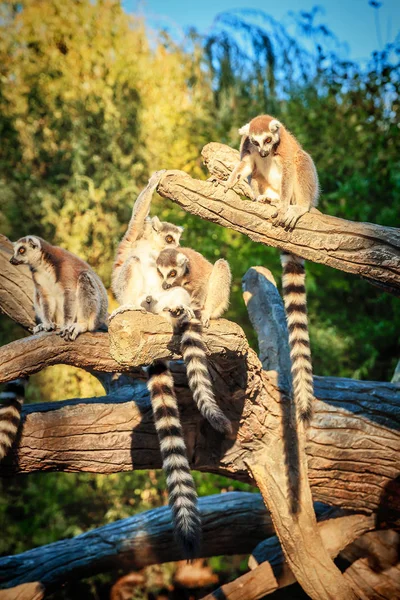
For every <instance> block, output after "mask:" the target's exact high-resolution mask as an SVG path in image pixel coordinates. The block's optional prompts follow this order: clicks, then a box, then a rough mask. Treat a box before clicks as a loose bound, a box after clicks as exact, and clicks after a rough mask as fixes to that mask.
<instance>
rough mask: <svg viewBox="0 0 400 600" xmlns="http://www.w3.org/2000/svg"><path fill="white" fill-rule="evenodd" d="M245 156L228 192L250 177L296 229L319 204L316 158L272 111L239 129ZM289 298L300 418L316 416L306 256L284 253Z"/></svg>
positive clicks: (280, 218)
mask: <svg viewBox="0 0 400 600" xmlns="http://www.w3.org/2000/svg"><path fill="white" fill-rule="evenodd" d="M239 134H240V135H241V136H242V139H241V144H240V157H241V161H240V163H239V164H238V165H237V167H235V169H234V170H233V171H232V173H231V175H230V177H229V179H228V181H227V182H226V183H225V184H224V185H225V191H226V190H228V189H229V188H231V187H233V186H234V185H235V182H236V181H237V180H238V179H239V178H240V177H243V178H246V177H247V178H249V179H250V183H251V186H252V189H253V192H254V194H255V196H256V198H257V200H259V201H262V202H269V203H270V204H272V205H274V206H276V208H277V214H276V215H275V216H274V217H273V223H274V224H277V225H281V226H283V227H285V228H287V229H293V227H294V226H295V225H296V223H297V221H298V219H299V218H300V217H301V216H302V215H304V214H305V213H306V212H309V211H310V210H311V208H312V207H315V206H316V205H317V203H318V197H319V183H318V175H317V171H316V168H315V165H314V162H313V160H312V158H311V156H310V155H309V154H307V152H305V151H304V150H303V149H302V147H301V146H300V144H299V142H298V141H297V140H296V138H295V137H294V136H293V135H292V134H291V133H289V131H288V130H287V129H286V128H285V127H284V126H283V125H282V124H281V123H280V122H279V121H278V120H277V119H274V118H273V117H271V116H269V115H260V116H258V117H255V118H254V119H253V120H252V121H250V123H247V124H246V125H244V126H243V127H242V128H241V129H239ZM281 262H282V267H283V276H282V283H283V299H284V303H285V309H286V315H287V321H288V328H289V344H290V355H291V359H292V379H293V394H294V399H295V403H296V406H297V411H298V414H299V416H300V418H301V419H302V420H304V421H306V422H308V421H309V420H310V419H311V415H312V404H313V399H314V391H313V376H312V362H311V351H310V337H309V331H308V320H307V296H306V288H305V270H304V260H303V259H301V258H299V257H297V256H295V255H293V254H290V253H288V252H283V253H282V256H281Z"/></svg>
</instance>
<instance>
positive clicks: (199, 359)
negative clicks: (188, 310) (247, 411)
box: [181, 317, 232, 435]
mask: <svg viewBox="0 0 400 600" xmlns="http://www.w3.org/2000/svg"><path fill="white" fill-rule="evenodd" d="M181 334H182V337H181V352H182V357H183V360H184V362H185V365H186V373H187V377H188V382H189V387H190V389H191V391H192V394H193V399H194V401H195V403H196V405H197V407H198V409H199V411H200V413H201V414H202V415H203V417H204V418H205V419H207V421H208V422H209V423H210V425H211V426H212V427H213V428H214V429H215V430H217V431H219V432H220V433H223V434H227V435H230V434H231V433H232V425H231V422H230V421H229V419H228V418H227V417H226V416H225V414H224V413H223V411H222V410H221V409H220V407H219V406H218V404H217V402H216V400H215V396H214V392H213V386H212V381H211V377H210V373H209V370H208V361H207V353H206V346H205V344H204V341H203V335H202V334H203V327H202V324H201V321H200V319H199V318H197V317H196V318H194V319H191V320H190V321H186V322H183V323H182V324H181Z"/></svg>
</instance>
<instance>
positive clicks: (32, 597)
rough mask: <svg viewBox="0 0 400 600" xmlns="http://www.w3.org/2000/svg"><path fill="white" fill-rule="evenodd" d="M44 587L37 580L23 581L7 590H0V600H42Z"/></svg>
mask: <svg viewBox="0 0 400 600" xmlns="http://www.w3.org/2000/svg"><path fill="white" fill-rule="evenodd" d="M44 592H45V590H44V587H43V586H42V585H41V584H40V583H38V582H37V581H35V582H32V583H23V584H22V585H18V586H17V587H13V588H11V589H9V590H0V600H42V598H44Z"/></svg>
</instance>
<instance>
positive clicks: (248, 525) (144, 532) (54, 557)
mask: <svg viewBox="0 0 400 600" xmlns="http://www.w3.org/2000/svg"><path fill="white" fill-rule="evenodd" d="M199 507H200V511H201V517H202V525H203V540H202V550H203V552H202V555H203V556H215V555H219V554H236V553H237V552H240V553H248V552H251V550H252V548H254V546H255V545H256V544H257V543H258V542H260V541H261V540H262V539H263V538H265V537H266V536H269V535H272V534H273V528H272V524H271V520H270V518H269V516H268V513H267V512H266V510H265V506H264V504H263V502H262V499H261V497H260V495H259V494H251V493H248V492H227V493H225V494H218V495H215V496H207V497H204V498H200V499H199ZM182 558H183V556H182V551H181V550H180V548H179V547H178V545H177V544H176V543H175V541H174V538H173V525H172V519H171V512H170V509H169V508H168V507H166V506H165V507H161V508H156V509H153V510H150V511H147V512H144V513H141V514H138V515H134V516H132V517H129V518H127V519H122V520H120V521H116V522H115V523H111V524H109V525H104V526H103V527H99V528H98V529H94V530H91V531H88V532H87V533H84V534H81V535H79V536H76V537H75V538H73V539H65V540H60V541H58V542H54V543H52V544H48V545H46V546H42V547H39V548H34V549H33V550H29V551H27V552H23V553H22V554H17V555H15V556H6V557H1V558H0V587H2V588H4V587H14V586H17V585H20V584H22V583H27V582H30V581H40V582H41V584H43V585H44V586H45V588H46V591H47V592H49V591H51V590H53V589H55V588H57V587H59V586H60V585H61V584H62V583H64V582H68V581H70V580H71V579H72V578H74V579H77V578H82V577H85V576H86V577H87V576H88V575H94V574H95V573H104V572H107V571H109V570H112V569H115V568H122V569H124V570H134V569H141V568H143V567H145V566H147V565H152V564H158V563H162V562H169V561H176V560H182Z"/></svg>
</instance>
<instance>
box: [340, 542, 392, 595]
mask: <svg viewBox="0 0 400 600" xmlns="http://www.w3.org/2000/svg"><path fill="white" fill-rule="evenodd" d="M399 547H400V535H399V533H397V532H395V531H391V530H388V531H372V532H370V533H366V534H365V535H363V536H362V537H360V538H358V539H357V540H355V541H354V542H353V543H351V544H350V545H349V546H348V547H347V548H345V549H344V550H343V552H341V554H340V556H341V558H342V559H344V560H345V561H347V563H350V566H349V567H348V568H347V569H346V571H345V577H346V579H347V580H348V581H349V582H350V583H351V586H352V587H353V588H354V589H356V590H357V591H358V594H359V596H360V598H363V599H364V598H365V599H366V600H371V599H372V600H395V599H398V598H400V555H399Z"/></svg>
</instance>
